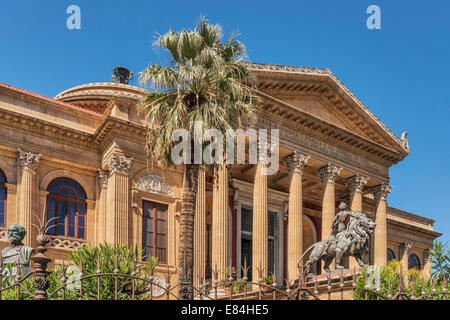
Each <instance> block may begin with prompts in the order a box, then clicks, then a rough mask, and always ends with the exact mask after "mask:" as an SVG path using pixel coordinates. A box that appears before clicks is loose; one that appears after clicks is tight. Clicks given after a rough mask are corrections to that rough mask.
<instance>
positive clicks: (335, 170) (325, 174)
mask: <svg viewBox="0 0 450 320" xmlns="http://www.w3.org/2000/svg"><path fill="white" fill-rule="evenodd" d="M341 170H342V168H340V167H338V166H336V165H334V164H331V163H329V164H328V165H327V166H325V167H323V168H320V169H319V171H318V172H317V173H318V175H319V177H320V179H322V182H323V183H324V184H327V183H334V182H335V181H336V178H337V177H338V175H339V173H341Z"/></svg>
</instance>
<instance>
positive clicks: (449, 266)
mask: <svg viewBox="0 0 450 320" xmlns="http://www.w3.org/2000/svg"><path fill="white" fill-rule="evenodd" d="M449 250H450V249H449V248H448V247H447V243H445V244H443V243H442V242H440V241H435V242H434V245H433V248H432V249H431V250H430V257H429V258H430V259H431V264H432V266H433V268H432V276H433V277H434V278H436V279H437V280H439V281H441V280H443V279H444V277H445V278H446V279H448V278H449V276H450V254H449Z"/></svg>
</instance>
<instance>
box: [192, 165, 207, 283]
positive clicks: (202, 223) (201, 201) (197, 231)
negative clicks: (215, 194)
mask: <svg viewBox="0 0 450 320" xmlns="http://www.w3.org/2000/svg"><path fill="white" fill-rule="evenodd" d="M197 188H198V189H197V201H196V208H195V217H194V286H195V287H197V288H198V287H199V286H200V285H201V281H200V278H201V277H203V280H204V277H205V269H206V203H205V199H206V174H205V170H202V169H200V170H199V171H198V186H197Z"/></svg>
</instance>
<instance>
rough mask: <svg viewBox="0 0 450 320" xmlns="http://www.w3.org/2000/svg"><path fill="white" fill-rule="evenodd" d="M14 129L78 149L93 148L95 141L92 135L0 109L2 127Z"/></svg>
mask: <svg viewBox="0 0 450 320" xmlns="http://www.w3.org/2000/svg"><path fill="white" fill-rule="evenodd" d="M1 124H3V125H5V126H7V127H8V128H14V129H16V130H20V131H22V132H24V133H27V134H33V135H36V136H41V137H42V136H44V137H45V138H47V139H49V140H53V141H57V142H60V143H63V144H70V145H74V146H78V147H83V148H89V147H90V146H91V147H92V143H93V141H94V139H93V137H92V134H89V133H88V132H84V131H80V130H76V129H74V128H69V127H65V126H61V125H57V124H54V123H51V122H48V121H45V120H42V119H38V118H35V117H30V116H26V115H23V114H20V113H16V112H12V111H9V110H5V109H1V108H0V125H1Z"/></svg>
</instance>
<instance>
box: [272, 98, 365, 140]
mask: <svg viewBox="0 0 450 320" xmlns="http://www.w3.org/2000/svg"><path fill="white" fill-rule="evenodd" d="M277 98H278V99H280V100H282V101H284V102H286V103H288V104H289V105H291V106H293V107H295V108H296V109H298V110H301V111H303V112H305V113H308V114H310V115H312V116H314V117H316V118H318V119H321V120H323V121H325V122H328V123H332V124H334V125H335V126H337V127H340V128H342V129H345V130H348V131H351V132H354V133H357V134H362V132H359V130H357V128H354V127H353V128H352V125H351V122H349V121H348V120H347V121H346V119H345V118H344V119H343V118H342V116H340V115H337V114H336V112H335V111H333V110H332V108H330V107H329V106H327V105H326V104H325V103H324V102H322V101H319V99H316V98H307V97H305V98H298V97H277ZM366 138H368V137H366Z"/></svg>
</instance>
